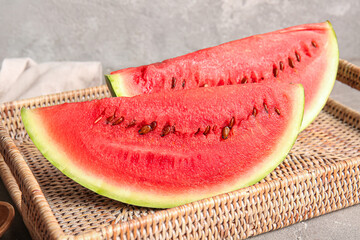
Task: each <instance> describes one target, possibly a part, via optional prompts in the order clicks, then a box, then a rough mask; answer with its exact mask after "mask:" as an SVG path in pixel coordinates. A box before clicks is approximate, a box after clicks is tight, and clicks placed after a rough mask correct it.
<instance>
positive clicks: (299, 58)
mask: <svg viewBox="0 0 360 240" xmlns="http://www.w3.org/2000/svg"><path fill="white" fill-rule="evenodd" d="M295 56H296V60H297V61H298V62H300V61H301V56H300V55H299V53H298V52H295Z"/></svg>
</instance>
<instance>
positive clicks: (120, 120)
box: [112, 116, 124, 125]
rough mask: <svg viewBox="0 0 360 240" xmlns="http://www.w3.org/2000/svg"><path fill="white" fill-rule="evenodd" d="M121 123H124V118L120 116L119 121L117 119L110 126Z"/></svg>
mask: <svg viewBox="0 0 360 240" xmlns="http://www.w3.org/2000/svg"><path fill="white" fill-rule="evenodd" d="M123 121H124V117H123V116H121V117H120V118H119V119H117V120H116V121H115V122H113V124H112V125H118V124H120V123H122V122H123Z"/></svg>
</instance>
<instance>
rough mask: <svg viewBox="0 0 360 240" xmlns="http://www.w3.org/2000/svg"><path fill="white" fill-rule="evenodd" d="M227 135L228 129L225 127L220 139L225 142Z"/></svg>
mask: <svg viewBox="0 0 360 240" xmlns="http://www.w3.org/2000/svg"><path fill="white" fill-rule="evenodd" d="M229 134H230V128H229V127H228V126H225V127H224V128H223V129H222V131H221V137H222V139H224V140H226V139H227V138H228V137H229Z"/></svg>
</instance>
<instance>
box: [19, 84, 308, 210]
mask: <svg viewBox="0 0 360 240" xmlns="http://www.w3.org/2000/svg"><path fill="white" fill-rule="evenodd" d="M274 84H275V83H274ZM303 109H304V91H303V87H302V86H301V85H300V84H293V85H292V84H284V83H276V84H275V87H274V85H273V84H271V85H269V84H247V85H236V86H221V87H209V88H194V89H190V90H184V91H173V92H167V93H154V94H143V95H139V96H136V97H131V98H127V97H119V98H107V99H102V100H94V101H90V102H80V103H66V104H62V105H56V106H51V107H44V108H37V109H32V110H29V109H25V108H23V109H22V111H21V117H22V120H23V123H24V125H25V128H26V130H27V132H28V134H29V136H30V138H31V139H32V141H33V142H34V144H35V145H36V146H37V148H38V149H39V150H40V152H41V153H42V154H43V155H44V156H45V157H46V158H47V159H48V160H49V161H50V162H51V163H52V164H53V165H55V166H56V167H57V168H58V169H59V170H60V171H62V172H63V173H64V174H65V175H67V176H69V177H70V178H72V179H73V180H75V181H76V182H78V183H80V184H81V185H83V186H85V187H87V188H89V189H91V190H93V191H95V192H97V193H99V194H101V195H104V196H107V197H109V198H113V199H116V200H119V201H122V202H125V203H130V204H134V205H140V206H147V207H157V208H165V207H173V206H177V205H180V204H184V203H188V202H191V201H195V200H199V199H202V198H206V197H210V196H214V195H216V194H220V193H225V192H229V191H232V190H236V189H239V188H241V187H245V186H249V185H251V184H253V183H256V182H257V181H259V180H260V179H262V178H264V177H265V176H266V175H267V174H268V173H270V172H271V171H272V170H273V169H274V168H275V167H276V166H278V164H280V162H281V161H282V160H283V159H284V158H285V156H286V155H287V153H288V152H289V150H290V149H291V147H292V145H293V143H294V141H295V139H296V137H297V134H298V132H299V128H300V125H301V121H302V116H303Z"/></svg>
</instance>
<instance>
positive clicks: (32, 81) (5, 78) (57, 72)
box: [0, 58, 104, 103]
mask: <svg viewBox="0 0 360 240" xmlns="http://www.w3.org/2000/svg"><path fill="white" fill-rule="evenodd" d="M103 82H104V80H103V70H102V65H101V63H100V62H46V63H39V64H38V63H36V62H35V61H33V60H32V59H30V58H6V59H4V60H3V63H2V66H1V71H0V103H2V102H9V101H14V100H20V99H26V98H31V97H36V96H40V95H45V94H52V93H58V92H63V91H70V90H77V89H82V88H87V87H94V86H99V85H101V84H104V83H103Z"/></svg>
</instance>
